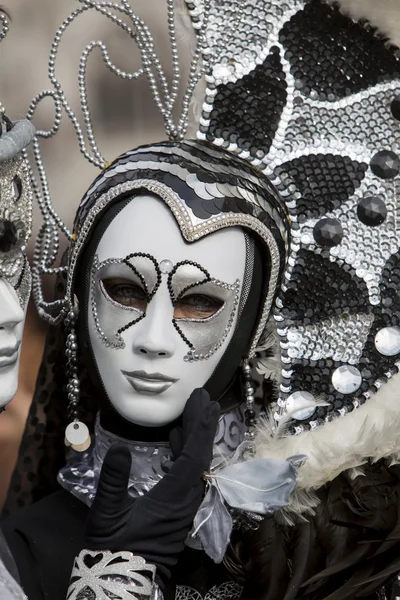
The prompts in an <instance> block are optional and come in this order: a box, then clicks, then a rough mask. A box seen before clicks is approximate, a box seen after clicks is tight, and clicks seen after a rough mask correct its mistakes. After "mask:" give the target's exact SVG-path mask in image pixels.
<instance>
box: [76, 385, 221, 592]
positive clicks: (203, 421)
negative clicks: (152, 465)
mask: <svg viewBox="0 0 400 600" xmlns="http://www.w3.org/2000/svg"><path fill="white" fill-rule="evenodd" d="M219 414H220V408H219V404H218V403H217V402H212V401H211V400H210V397H209V395H208V393H207V392H206V391H205V390H203V389H196V390H194V392H193V393H192V395H191V396H190V398H189V400H188V401H187V403H186V406H185V410H184V412H183V427H182V430H177V429H175V430H173V431H172V432H171V447H172V449H173V450H174V451H175V453H176V452H178V454H179V455H178V457H177V459H176V461H175V462H174V463H173V464H172V467H171V469H170V470H169V472H168V473H167V474H166V475H165V476H164V477H163V479H162V480H161V481H160V482H159V483H157V484H156V485H155V486H154V488H152V489H151V490H150V492H148V493H147V494H145V495H144V496H141V497H139V498H136V499H135V498H131V497H130V496H129V494H128V481H129V474H130V469H131V455H130V452H129V450H128V449H127V448H125V447H124V446H122V445H115V446H112V447H111V448H110V450H109V451H108V453H107V455H106V458H105V459H104V463H103V467H102V470H101V475H100V480H99V484H98V488H97V494H96V498H95V499H94V501H93V504H92V507H91V509H90V513H89V518H88V522H87V528H86V536H85V548H87V549H90V550H111V551H112V552H117V551H121V550H129V551H130V552H133V553H134V554H137V555H139V556H142V557H143V558H144V559H145V560H146V561H148V562H150V563H153V564H155V565H156V567H157V573H158V575H159V577H160V578H161V581H162V583H165V581H167V580H168V578H169V577H170V570H171V568H172V567H173V566H174V565H175V564H176V562H177V561H178V558H179V554H180V553H181V552H182V550H183V549H184V541H185V539H186V536H187V534H188V532H189V531H190V529H191V527H192V523H193V519H194V517H195V515H196V512H197V510H198V508H199V506H200V504H201V502H202V499H203V494H204V486H205V483H204V481H203V478H202V475H203V473H204V471H207V470H208V469H209V467H210V463H211V460H212V450H213V441H214V438H215V434H216V429H217V424H218V418H219Z"/></svg>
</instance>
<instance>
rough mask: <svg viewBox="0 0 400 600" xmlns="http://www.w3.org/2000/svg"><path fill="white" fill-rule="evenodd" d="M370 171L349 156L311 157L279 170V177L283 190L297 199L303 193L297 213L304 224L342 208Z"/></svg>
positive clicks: (303, 157)
mask: <svg viewBox="0 0 400 600" xmlns="http://www.w3.org/2000/svg"><path fill="white" fill-rule="evenodd" d="M367 168H368V165H367V164H366V163H359V162H356V161H353V160H351V159H350V158H349V157H347V156H334V155H332V154H310V155H308V156H302V157H300V158H296V159H295V160H292V161H290V162H288V163H285V164H283V165H281V166H279V167H277V168H276V169H275V175H276V177H277V178H279V179H280V181H281V184H280V185H279V186H278V188H279V189H281V190H285V191H286V192H287V191H289V192H290V193H291V194H292V197H293V198H295V197H296V195H295V194H297V193H298V192H300V194H301V198H299V199H297V202H296V207H295V208H294V209H293V212H294V214H295V215H297V216H298V219H299V221H300V222H304V221H307V220H308V219H310V218H318V217H320V216H323V215H325V214H326V213H328V212H330V211H332V210H334V209H335V208H339V207H340V206H341V205H342V204H343V203H344V202H346V201H347V200H348V199H349V198H350V197H351V196H352V195H353V194H354V191H355V190H356V189H357V188H358V187H359V186H360V184H361V181H362V180H363V179H364V176H365V172H366V170H367Z"/></svg>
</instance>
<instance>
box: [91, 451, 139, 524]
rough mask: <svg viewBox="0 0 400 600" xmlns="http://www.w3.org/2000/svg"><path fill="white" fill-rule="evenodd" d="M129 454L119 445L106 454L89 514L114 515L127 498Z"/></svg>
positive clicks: (129, 467)
mask: <svg viewBox="0 0 400 600" xmlns="http://www.w3.org/2000/svg"><path fill="white" fill-rule="evenodd" d="M131 463H132V458H131V453H130V452H129V450H128V449H127V448H126V447H125V446H122V445H120V444H116V445H115V446H112V447H111V448H110V449H109V451H108V452H107V454H106V457H105V459H104V462H103V466H102V469H101V473H100V479H99V483H98V486H97V493H96V497H95V499H94V501H93V504H92V507H91V510H90V512H91V513H95V514H97V515H99V516H101V515H114V514H116V513H117V512H118V510H119V509H120V508H121V506H122V505H123V504H124V501H125V500H126V498H127V496H128V483H129V475H130V472H131Z"/></svg>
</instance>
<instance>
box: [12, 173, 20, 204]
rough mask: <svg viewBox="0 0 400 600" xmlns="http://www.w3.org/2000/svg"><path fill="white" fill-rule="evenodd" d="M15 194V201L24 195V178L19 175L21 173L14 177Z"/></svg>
mask: <svg viewBox="0 0 400 600" xmlns="http://www.w3.org/2000/svg"><path fill="white" fill-rule="evenodd" d="M12 186H13V195H14V202H18V201H19V200H20V198H21V196H22V180H21V177H19V175H16V176H15V177H14V179H13V183H12Z"/></svg>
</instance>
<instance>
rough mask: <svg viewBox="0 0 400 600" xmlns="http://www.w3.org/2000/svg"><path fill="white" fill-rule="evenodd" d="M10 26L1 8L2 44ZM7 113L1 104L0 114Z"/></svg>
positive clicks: (0, 30)
mask: <svg viewBox="0 0 400 600" xmlns="http://www.w3.org/2000/svg"><path fill="white" fill-rule="evenodd" d="M9 28H10V25H9V20H8V17H7V14H6V13H5V12H3V10H2V9H1V7H0V42H2V41H3V40H4V38H5V37H6V35H7V33H8V31H9ZM4 112H5V108H4V106H3V105H2V103H1V102H0V113H4Z"/></svg>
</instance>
